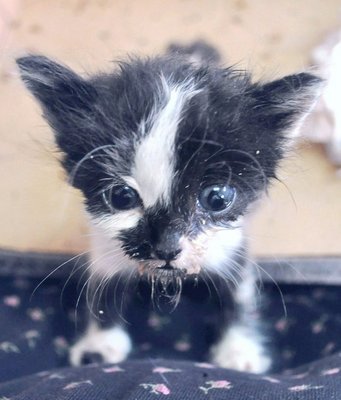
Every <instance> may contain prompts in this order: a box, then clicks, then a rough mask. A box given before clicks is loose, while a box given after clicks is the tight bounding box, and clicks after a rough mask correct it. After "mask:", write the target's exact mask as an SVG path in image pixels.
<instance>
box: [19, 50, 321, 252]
mask: <svg viewBox="0 0 341 400" xmlns="http://www.w3.org/2000/svg"><path fill="white" fill-rule="evenodd" d="M17 62H18V65H19V67H20V69H21V73H22V76H23V79H24V81H25V83H26V85H27V86H28V88H29V89H30V90H31V92H32V93H33V94H34V95H35V96H36V97H37V98H38V100H39V101H40V103H41V104H42V106H43V110H44V116H45V118H46V119H47V120H48V122H49V123H50V124H51V126H52V128H53V129H54V131H55V134H56V141H57V144H58V146H59V148H60V149H61V150H62V152H63V154H64V155H63V161H62V162H63V165H64V167H65V169H66V171H67V172H68V174H69V176H70V177H71V180H72V182H71V183H72V184H73V185H74V186H75V187H77V188H79V189H81V190H82V191H83V193H84V195H85V202H86V206H87V208H88V210H89V212H90V213H92V214H98V215H101V214H103V213H108V209H107V207H106V205H105V204H104V202H103V198H102V195H101V193H102V191H103V190H104V189H105V187H106V185H107V182H108V178H111V179H112V176H111V175H110V176H109V175H108V171H107V170H106V168H105V165H106V164H111V165H112V168H111V171H115V172H116V173H117V182H118V183H120V178H119V175H120V174H122V175H129V172H130V169H131V166H132V165H131V162H132V157H131V155H132V153H133V146H134V140H135V135H136V134H137V132H138V126H139V124H140V122H141V121H142V119H145V118H146V116H148V115H149V113H150V112H151V110H152V108H153V106H154V105H155V104H162V102H163V101H164V99H163V98H162V90H160V85H161V83H160V78H159V77H160V76H161V74H162V75H163V76H164V77H165V78H166V80H171V81H172V82H175V83H181V82H183V81H185V80H188V79H189V78H191V79H193V81H194V82H195V85H196V87H197V88H198V89H200V90H201V92H200V94H199V95H196V96H194V97H193V99H192V100H191V101H190V102H189V104H188V105H187V106H186V108H185V109H184V111H183V114H184V115H183V118H182V122H181V125H180V126H179V131H178V134H177V141H176V149H177V159H176V181H175V182H174V192H173V199H172V200H173V201H172V203H171V206H170V208H169V209H167V210H164V209H158V210H155V209H153V210H147V213H146V215H145V218H144V221H143V222H141V223H140V225H139V227H138V228H137V230H135V232H131V230H129V231H127V232H122V233H121V239H122V240H123V241H124V247H125V248H126V249H127V252H128V253H129V248H132V247H134V248H135V249H136V242H139V241H140V244H141V246H142V247H143V249H144V251H142V247H141V253H143V255H144V257H147V258H148V254H147V253H148V251H146V248H147V247H148V246H147V247H146V240H144V241H143V240H141V238H146V237H150V240H149V248H150V249H151V248H152V245H153V243H152V242H153V239H152V236H151V235H152V231H153V230H154V231H155V229H158V230H159V231H160V229H161V228H160V226H162V227H164V228H165V227H166V226H168V225H169V223H170V221H184V224H185V225H186V224H187V223H188V221H189V220H191V221H192V222H191V223H192V227H191V228H190V229H191V230H192V231H193V232H195V231H196V230H198V229H199V228H200V221H201V220H202V219H203V218H204V219H205V220H206V221H207V222H208V223H213V224H228V223H229V221H232V220H235V219H236V218H238V216H240V215H242V214H244V213H245V212H246V211H247V209H248V205H249V204H250V203H251V202H252V201H253V200H255V198H257V196H258V195H259V194H260V193H261V192H262V191H263V190H264V189H266V187H267V184H268V182H269V179H270V178H273V177H274V176H275V174H276V167H277V165H278V162H279V160H280V159H281V157H282V155H283V148H284V147H285V145H286V141H287V138H286V134H287V131H288V130H290V128H291V127H292V125H293V124H294V123H295V122H296V120H297V119H298V118H299V117H300V115H301V113H302V112H305V111H307V110H306V108H307V107H309V105H310V103H311V101H312V98H313V97H314V96H315V87H316V86H317V85H319V83H320V79H319V78H317V77H315V76H313V75H310V74H307V73H301V74H298V75H291V76H287V77H285V78H283V79H279V80H277V81H274V82H271V83H266V84H262V83H252V82H251V78H250V76H249V74H248V73H246V72H244V71H235V70H232V69H230V68H220V67H219V66H216V65H215V64H212V65H209V64H205V65H204V66H199V65H196V64H192V63H191V62H189V61H188V58H187V57H185V56H183V55H181V54H178V53H177V52H173V53H172V54H168V55H165V56H163V57H155V58H149V59H139V58H133V59H130V60H129V61H127V62H122V63H120V64H119V68H117V69H116V70H115V71H113V72H111V73H108V74H101V75H98V76H94V77H90V78H88V79H84V78H81V77H80V76H78V75H77V74H75V73H74V72H72V71H71V70H70V69H68V68H67V67H63V66H61V65H59V64H57V63H55V62H53V61H51V60H49V59H47V58H45V57H42V56H28V57H24V58H20V59H19V60H17ZM147 131H148V127H147ZM108 145H111V146H112V149H114V152H115V157H109V156H108V153H107V151H106V149H104V150H102V151H98V152H95V153H94V154H93V158H88V159H85V160H84V157H86V155H87V154H88V153H89V152H91V151H93V150H94V149H96V148H98V147H100V146H108ZM194 155H195V156H194ZM80 161H82V163H81V165H80V166H79V167H78V166H77V165H78V164H77V163H80ZM226 182H228V183H229V184H230V185H232V186H234V187H236V188H237V192H238V201H236V202H235V204H234V206H233V207H232V208H231V209H230V210H229V212H228V213H225V214H224V215H222V216H218V217H217V216H215V215H210V214H208V213H206V212H205V211H204V210H202V209H200V208H198V206H197V198H198V194H199V192H200V190H202V188H203V187H205V186H206V185H210V184H216V183H226ZM121 183H123V182H121ZM149 215H150V216H153V219H154V221H158V222H160V221H161V220H162V219H163V220H164V219H165V218H166V220H167V221H168V223H162V224H161V225H160V224H158V222H157V223H156V224H154V225H150V223H149V221H150V220H151V217H150V216H149ZM155 215H156V216H155ZM157 215H160V217H157ZM165 215H166V217H165ZM193 216H194V218H193ZM178 225H181V224H178ZM182 225H183V224H182ZM179 228H181V230H183V229H185V228H184V227H183V226H181V227H179ZM135 237H136V240H135V239H134V238H135ZM129 238H131V239H129ZM143 242H144V243H143ZM147 242H148V241H147ZM130 253H131V252H130Z"/></svg>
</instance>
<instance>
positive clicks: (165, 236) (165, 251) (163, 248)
mask: <svg viewBox="0 0 341 400" xmlns="http://www.w3.org/2000/svg"><path fill="white" fill-rule="evenodd" d="M179 239H180V234H179V232H177V231H176V230H175V229H174V228H173V227H171V226H167V227H166V228H165V229H163V230H162V231H161V232H160V231H159V232H157V235H155V236H154V244H153V250H154V253H155V255H156V256H157V257H158V258H159V259H160V260H165V261H172V260H174V259H175V258H176V256H177V255H178V254H179V253H180V252H181V247H180V244H179Z"/></svg>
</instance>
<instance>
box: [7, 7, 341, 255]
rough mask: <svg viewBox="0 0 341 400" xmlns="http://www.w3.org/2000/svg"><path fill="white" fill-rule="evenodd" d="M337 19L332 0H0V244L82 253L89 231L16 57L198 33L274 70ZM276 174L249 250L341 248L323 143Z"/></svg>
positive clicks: (151, 46) (94, 54)
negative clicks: (277, 177)
mask: <svg viewBox="0 0 341 400" xmlns="http://www.w3.org/2000/svg"><path fill="white" fill-rule="evenodd" d="M339 27H341V1H340V0H276V1H272V0H257V1H251V0H172V1H161V0H159V1H157V0H140V1H139V0H112V1H109V0H92V1H90V0H88V1H87V0H58V1H57V0H54V1H52V0H51V1H46V0H25V1H19V0H0V182H1V186H0V248H12V249H18V250H38V251H54V252H55V251H57V252H81V251H82V250H83V249H85V248H86V246H87V242H88V237H87V228H86V223H85V217H84V214H83V212H82V209H81V207H80V204H81V197H80V195H79V193H78V192H77V191H75V190H73V189H72V188H69V187H68V186H67V185H66V183H65V177H64V174H63V172H62V170H61V169H60V167H59V165H58V154H57V152H56V151H55V149H54V146H53V138H52V134H51V132H50V130H49V128H48V127H47V125H46V123H45V122H44V121H43V119H42V118H41V116H40V109H39V107H38V106H37V104H36V103H34V101H33V99H32V98H31V97H30V96H29V94H28V93H27V91H26V90H25V89H24V87H23V85H22V84H21V82H20V81H19V79H18V75H17V71H16V69H15V65H14V62H13V60H14V58H15V57H16V56H18V55H22V54H23V53H25V52H38V53H43V54H46V55H48V56H50V57H53V58H56V59H57V60H59V61H61V62H63V63H65V64H68V65H69V66H71V67H73V68H74V69H75V70H77V71H78V72H84V71H85V72H91V71H95V70H97V69H101V70H108V69H110V68H112V66H113V64H112V62H113V61H114V60H117V59H122V58H124V57H125V56H126V54H132V53H133V54H140V55H144V54H145V55H152V54H155V53H159V52H162V51H164V49H165V48H166V47H167V45H168V44H170V43H173V42H178V43H181V44H187V43H190V42H191V41H194V40H197V39H204V40H205V41H207V42H209V43H211V44H213V45H214V46H216V47H217V49H218V50H219V51H220V52H221V54H222V56H223V59H224V63H225V64H226V65H228V64H237V65H238V66H239V67H245V68H247V69H250V70H251V71H253V72H254V76H255V78H261V79H274V78H277V77H280V76H282V75H284V74H289V73H293V72H296V71H301V70H303V69H305V68H307V67H309V66H310V59H311V53H312V50H313V49H314V48H315V47H316V46H317V45H319V44H320V43H321V42H323V40H325V38H326V36H327V35H328V34H329V33H330V32H332V31H333V30H335V29H338V28H339ZM280 177H281V180H282V183H279V182H275V183H274V184H273V187H272V188H271V190H270V192H269V196H268V197H267V198H266V199H265V200H264V203H263V204H262V206H261V207H260V209H259V210H258V212H257V213H256V214H255V215H254V217H253V218H252V222H251V225H250V237H251V244H252V247H253V251H254V252H255V253H256V254H257V255H269V256H270V255H271V256H280V255H335V254H341V178H340V176H338V175H337V170H336V168H335V167H334V166H333V165H332V164H331V163H330V161H329V160H328V158H327V156H326V153H325V151H324V149H323V147H322V146H321V145H317V144H312V143H310V142H309V141H307V140H305V141H302V142H301V143H300V145H299V146H297V148H296V149H295V151H294V152H293V153H292V154H291V156H290V157H289V158H288V160H286V162H285V163H284V164H283V168H282V172H281V174H280Z"/></svg>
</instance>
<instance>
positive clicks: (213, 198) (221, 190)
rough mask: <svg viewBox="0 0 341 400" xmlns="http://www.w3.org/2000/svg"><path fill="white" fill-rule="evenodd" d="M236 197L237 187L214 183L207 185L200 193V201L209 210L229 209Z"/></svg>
mask: <svg viewBox="0 0 341 400" xmlns="http://www.w3.org/2000/svg"><path fill="white" fill-rule="evenodd" d="M235 197H236V189H235V188H234V187H232V186H228V185H212V186H208V187H206V188H205V189H204V190H203V191H202V192H201V193H200V195H199V202H200V204H201V206H202V207H203V208H205V210H207V211H213V212H218V211H223V210H226V209H228V208H229V207H230V206H231V205H232V203H233V201H234V199H235Z"/></svg>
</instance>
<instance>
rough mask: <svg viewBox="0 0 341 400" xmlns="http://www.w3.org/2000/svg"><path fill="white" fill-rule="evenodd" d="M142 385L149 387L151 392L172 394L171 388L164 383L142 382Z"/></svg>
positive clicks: (144, 387) (145, 387)
mask: <svg viewBox="0 0 341 400" xmlns="http://www.w3.org/2000/svg"><path fill="white" fill-rule="evenodd" d="M140 386H142V387H143V389H149V390H150V392H149V393H151V394H157V395H159V394H164V395H165V396H167V395H168V394H170V392H171V391H170V390H169V389H168V387H167V386H166V385H164V384H163V383H156V384H153V383H141V384H140Z"/></svg>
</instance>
